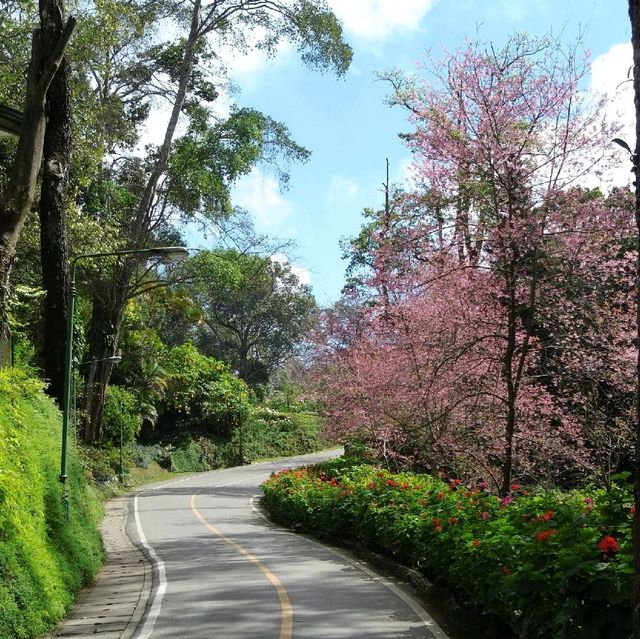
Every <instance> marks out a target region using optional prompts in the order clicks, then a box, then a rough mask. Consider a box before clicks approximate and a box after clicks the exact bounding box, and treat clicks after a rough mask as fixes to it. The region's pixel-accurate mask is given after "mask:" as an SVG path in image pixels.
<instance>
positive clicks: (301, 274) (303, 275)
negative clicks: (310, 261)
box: [271, 253, 311, 286]
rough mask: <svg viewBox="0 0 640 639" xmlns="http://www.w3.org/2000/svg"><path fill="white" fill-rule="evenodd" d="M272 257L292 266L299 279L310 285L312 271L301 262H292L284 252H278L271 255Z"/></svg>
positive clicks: (302, 282)
mask: <svg viewBox="0 0 640 639" xmlns="http://www.w3.org/2000/svg"><path fill="white" fill-rule="evenodd" d="M271 259H272V260H273V261H274V262H280V264H288V265H289V267H290V268H291V272H292V273H293V274H294V275H296V276H297V278H298V280H299V281H300V283H301V284H306V285H307V286H309V284H310V283H311V273H309V271H307V269H305V268H303V267H302V266H300V265H299V264H292V263H291V262H290V261H289V258H288V257H287V256H286V255H285V254H284V253H276V254H275V255H272V256H271Z"/></svg>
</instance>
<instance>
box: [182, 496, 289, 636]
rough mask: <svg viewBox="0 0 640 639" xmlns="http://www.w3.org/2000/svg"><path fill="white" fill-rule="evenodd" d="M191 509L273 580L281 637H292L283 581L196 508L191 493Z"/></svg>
mask: <svg viewBox="0 0 640 639" xmlns="http://www.w3.org/2000/svg"><path fill="white" fill-rule="evenodd" d="M191 510H192V511H193V514H194V515H195V516H196V517H197V518H198V519H199V520H200V521H201V522H202V523H203V524H204V525H205V526H206V527H207V528H208V529H209V530H210V531H211V532H212V533H213V534H214V535H217V536H218V537H220V539H222V541H224V542H225V543H226V544H228V545H229V546H231V547H232V548H234V549H235V550H237V551H238V552H239V553H240V554H241V555H242V556H243V557H245V559H248V560H249V561H250V562H251V563H252V564H254V565H255V566H256V568H258V570H260V572H261V573H262V574H263V575H264V576H265V577H266V578H267V579H268V580H269V581H270V582H271V585H272V586H273V587H274V588H275V589H276V592H277V593H278V599H279V600H280V611H281V617H280V636H279V639H291V637H292V634H293V606H292V605H291V600H290V599H289V595H288V594H287V590H286V588H285V587H284V586H283V585H282V582H281V581H280V580H279V579H278V578H277V577H276V576H275V575H274V574H273V573H272V572H271V571H270V570H269V569H268V568H267V567H266V566H265V565H264V564H263V563H262V562H261V561H260V560H259V559H258V558H257V557H255V556H254V555H252V554H251V553H250V552H249V551H248V550H246V549H245V548H243V547H242V546H241V545H240V544H238V543H236V542H235V541H233V539H229V538H228V537H225V536H224V535H223V534H222V533H221V532H220V531H219V530H218V529H217V528H216V527H215V526H213V525H211V524H210V523H209V522H208V521H207V520H206V519H205V518H204V517H203V516H202V515H201V514H200V512H199V511H198V509H197V508H196V496H195V495H191Z"/></svg>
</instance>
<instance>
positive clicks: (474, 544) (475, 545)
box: [471, 539, 480, 548]
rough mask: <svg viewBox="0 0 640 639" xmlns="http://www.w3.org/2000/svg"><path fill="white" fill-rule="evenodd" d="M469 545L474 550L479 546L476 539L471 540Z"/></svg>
mask: <svg viewBox="0 0 640 639" xmlns="http://www.w3.org/2000/svg"><path fill="white" fill-rule="evenodd" d="M471 545H472V546H473V547H474V548H477V547H478V546H479V545H480V542H479V541H478V540H477V539H473V540H472V541H471Z"/></svg>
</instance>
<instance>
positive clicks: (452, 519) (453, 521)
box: [449, 517, 458, 526]
mask: <svg viewBox="0 0 640 639" xmlns="http://www.w3.org/2000/svg"><path fill="white" fill-rule="evenodd" d="M449 523H450V524H451V525H452V526H455V525H456V524H457V523H458V518H457V517H449Z"/></svg>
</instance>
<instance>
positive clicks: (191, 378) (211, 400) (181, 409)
mask: <svg viewBox="0 0 640 639" xmlns="http://www.w3.org/2000/svg"><path fill="white" fill-rule="evenodd" d="M164 366H165V370H166V373H167V388H166V392H165V397H164V402H163V403H164V407H163V409H164V414H163V415H162V416H161V420H162V425H163V427H164V428H165V429H167V428H174V427H177V428H182V429H194V428H195V429H197V430H201V431H207V432H209V433H213V434H230V433H231V432H232V431H233V430H234V429H236V428H238V427H239V426H241V425H242V424H243V423H244V422H245V420H246V418H247V415H248V412H249V389H248V387H247V385H246V384H245V383H244V382H243V381H242V380H240V379H238V378H237V377H235V376H234V375H233V374H232V373H230V372H229V369H228V366H227V365H226V364H224V363H223V362H220V361H218V360H216V359H214V358H212V357H207V356H206V355H202V354H201V353H199V352H198V350H197V349H196V347H195V346H194V345H193V344H191V343H190V342H187V343H185V344H182V345H181V346H176V347H175V348H174V349H172V350H171V352H170V353H169V355H168V357H167V359H166V361H165V363H164Z"/></svg>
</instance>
